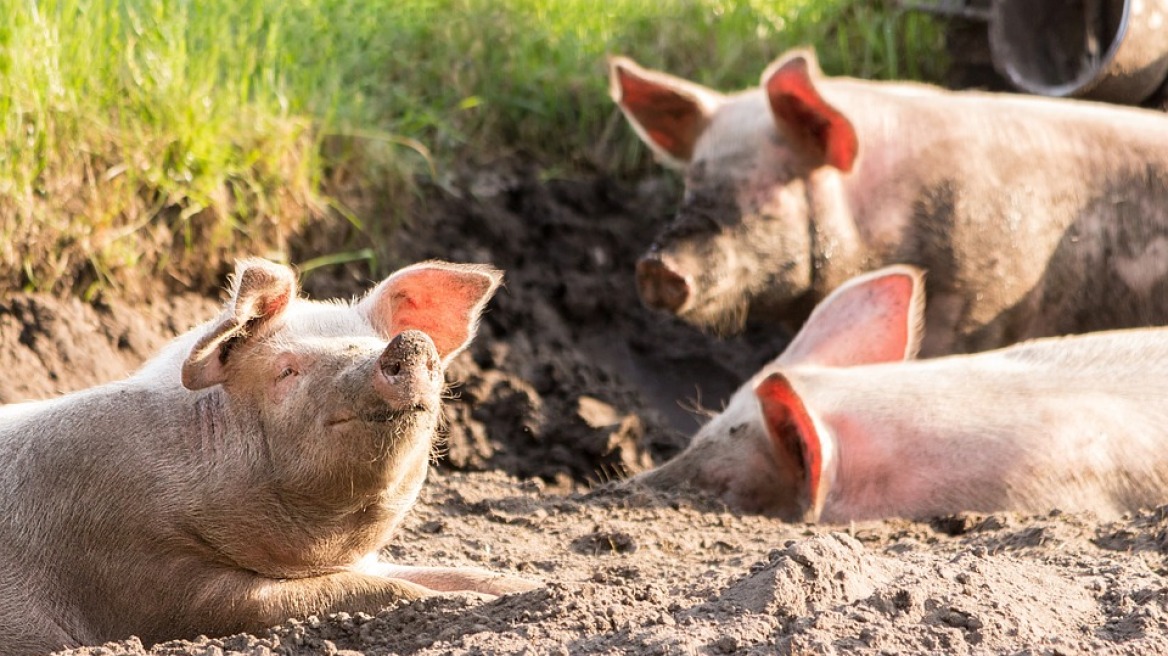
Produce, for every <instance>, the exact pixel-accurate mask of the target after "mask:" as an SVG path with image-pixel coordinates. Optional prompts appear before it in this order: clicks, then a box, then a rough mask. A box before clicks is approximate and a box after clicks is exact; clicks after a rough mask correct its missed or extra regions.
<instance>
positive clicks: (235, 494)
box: [0, 260, 532, 654]
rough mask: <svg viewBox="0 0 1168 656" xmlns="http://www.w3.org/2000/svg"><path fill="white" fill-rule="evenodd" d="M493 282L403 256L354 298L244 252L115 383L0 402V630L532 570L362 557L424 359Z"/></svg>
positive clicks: (423, 460) (254, 619) (220, 613)
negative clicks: (193, 318)
mask: <svg viewBox="0 0 1168 656" xmlns="http://www.w3.org/2000/svg"><path fill="white" fill-rule="evenodd" d="M500 279H501V275H500V273H499V272H498V271H496V270H494V269H492V268H490V267H486V266H478V265H459V264H450V263H445V262H425V263H421V264H417V265H414V266H410V267H407V268H405V269H402V270H400V271H398V272H396V273H394V274H393V275H391V276H390V277H388V278H387V279H385V280H384V281H383V282H381V283H380V284H379V285H377V287H376V288H375V289H373V290H372V291H371V292H370V293H369V294H368V295H367V296H365V297H364V298H363V299H361V300H359V301H357V302H354V303H345V302H317V301H309V300H305V299H302V298H299V296H298V292H297V285H296V278H295V275H294V274H293V272H292V271H291V270H290V269H288V268H287V267H283V266H280V265H276V264H273V263H270V262H266V261H262V260H246V261H243V262H241V263H240V264H239V265H238V267H237V270H236V273H235V276H234V278H233V282H232V284H231V287H230V299H229V300H228V302H227V304H226V307H225V308H224V310H223V312H222V313H221V314H220V315H219V316H218V317H217V318H215V319H213V320H212V321H210V322H209V323H207V324H205V325H203V326H200V327H198V328H196V329H194V330H192V331H191V332H189V333H187V334H186V335H183V336H181V337H179V338H178V339H176V340H175V341H174V342H173V343H172V344H170V345H169V346H168V347H166V348H165V349H164V350H163V351H162V353H160V354H159V355H158V356H157V357H156V358H154V359H152V360H151V361H150V362H148V363H147V364H146V365H145V366H144V367H143V368H142V369H141V370H139V371H138V372H137V373H136V374H134V375H133V376H132V377H130V378H129V379H127V380H124V381H120V382H115V383H110V384H108V385H104V386H101V387H97V388H93V389H90V390H86V391H83V392H79V393H76V394H72V395H68V396H65V397H61V398H58V399H53V400H48V401H41V402H33V403H25V404H16V405H10V406H5V407H3V408H0V544H3V546H4V549H3V550H2V551H3V555H0V633H3V634H4V635H6V636H10V637H12V643H11V644H9V645H8V646H9V647H10V648H11V649H12V650H14V651H15V653H18V654H26V653H40V652H45V651H49V650H52V649H58V648H61V647H64V646H76V645H79V644H92V643H100V642H102V641H105V640H111V639H116V638H125V637H128V636H130V635H131V634H133V635H138V636H140V637H141V638H143V639H144V640H146V641H150V642H152V641H156V640H161V639H164V638H177V637H188V636H193V635H197V634H199V633H206V634H212V635H214V634H227V633H231V632H236V631H242V630H258V629H261V628H263V627H264V626H268V625H271V624H275V623H279V622H281V621H283V620H284V619H286V618H288V617H296V616H304V615H307V614H310V613H325V612H333V611H338V610H347V611H366V612H376V611H377V610H378V609H379V608H381V607H383V606H385V605H387V604H389V603H392V602H393V601H395V600H398V599H415V598H418V597H421V596H425V595H428V594H435V593H436V592H438V591H452V590H462V591H469V592H473V593H476V594H482V595H487V596H489V595H495V594H501V593H504V592H511V591H517V590H524V589H529V588H530V587H532V584H530V583H528V582H526V581H522V580H520V579H516V578H513V577H508V576H504V575H496V574H491V573H489V572H485V571H483V570H477V569H467V568H420V567H408V566H399V565H392V564H389V563H386V562H383V561H381V560H379V558H378V550H379V549H380V548H381V547H382V546H383V545H385V543H386V542H387V541H388V540H389V539H390V537H391V536H392V535H393V532H394V529H395V528H396V527H397V526H398V524H399V523H400V522H401V520H402V519H403V517H404V514H405V513H406V512H407V511H408V510H409V508H410V507H411V506H412V505H413V503H414V501H415V500H416V498H417V495H418V493H419V491H420V488H421V486H422V483H423V481H424V479H425V476H426V471H427V468H428V462H429V459H430V457H431V454H432V449H433V446H434V439H435V435H436V432H437V429H438V422H439V417H440V397H441V394H442V392H443V390H444V387H445V380H444V371H445V368H446V365H447V364H448V363H449V362H450V360H451V359H452V358H453V357H454V356H455V355H457V354H458V353H459V352H460V351H461V350H463V349H464V348H465V347H466V345H467V344H468V343H469V341H470V340H471V339H472V337H473V336H474V333H475V330H476V327H477V323H478V319H479V315H480V313H481V312H482V309H483V307H484V305H485V304H486V302H487V300H488V299H489V298H490V297H491V295H492V294H493V292H494V290H495V288H496V287H497V286H498V284H499V281H500ZM9 653H13V652H12V651H10V652H9Z"/></svg>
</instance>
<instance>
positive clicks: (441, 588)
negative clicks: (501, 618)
mask: <svg viewBox="0 0 1168 656" xmlns="http://www.w3.org/2000/svg"><path fill="white" fill-rule="evenodd" d="M361 571H363V572H367V573H370V574H376V575H378V576H384V577H387V578H393V579H401V580H405V581H410V582H412V583H416V584H418V585H421V586H424V587H426V588H428V589H430V590H434V591H436V592H478V593H481V594H487V595H494V596H498V595H504V594H511V593H514V592H527V591H528V590H534V589H536V588H538V587H541V584H539V583H536V582H535V581H529V580H527V579H523V578H519V577H517V576H508V575H506V574H499V573H498V572H492V571H489V570H485V569H479V568H477V567H413V566H409V565H394V564H392V563H387V562H384V561H380V560H371V561H367V562H365V563H362V566H361Z"/></svg>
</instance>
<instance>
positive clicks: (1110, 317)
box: [610, 51, 1168, 356]
mask: <svg viewBox="0 0 1168 656" xmlns="http://www.w3.org/2000/svg"><path fill="white" fill-rule="evenodd" d="M610 69H611V79H612V96H613V98H614V99H615V100H616V102H617V103H618V104H619V106H620V108H621V109H622V110H623V111H624V114H625V116H626V117H628V119H629V121H630V122H631V123H632V125H633V127H634V128H635V129H636V132H637V134H639V135H640V136H641V138H642V139H643V140H644V141H645V143H647V144H648V145H649V146H650V148H652V150H653V151H654V152H655V153H656V154H657V155H658V156H659V158H660V159H662V160H663V161H664V162H665V163H666V164H668V165H671V166H674V167H677V168H680V169H682V170H683V171H684V175H685V196H684V198H683V199H682V201H681V205H680V208H679V210H678V212H677V216H676V218H675V219H674V220H673V221H672V223H671V224H670V225H669V226H667V227H666V228H665V229H664V230H663V231H662V232H661V233H660V234H659V235H658V237H657V240H656V243H655V244H654V245H653V246H652V248H651V249H650V250H649V252H648V253H647V254H646V255H645V256H644V257H643V258H642V259H641V260H640V261H639V262H638V264H637V283H638V288H639V290H640V294H641V298H642V299H643V300H644V302H645V303H646V304H648V305H649V306H651V307H654V308H659V309H662V310H665V311H668V312H671V313H673V314H676V315H678V316H680V317H681V318H682V319H684V320H686V321H688V322H691V323H694V324H696V325H699V326H703V327H706V328H709V329H712V330H714V331H716V332H722V333H729V332H734V331H736V330H737V329H738V328H740V327H741V326H742V325H743V323H744V322H746V321H747V319H748V318H749V319H750V320H751V321H752V322H754V321H762V322H769V321H772V320H783V321H790V322H792V323H798V322H800V321H802V320H803V319H804V318H805V317H806V315H807V312H808V311H809V310H810V308H811V307H812V306H813V305H814V303H816V302H817V301H818V300H820V299H822V298H823V297H824V296H825V295H826V294H827V293H828V292H829V291H830V290H832V289H833V288H835V287H836V286H838V285H839V284H841V283H842V282H844V281H845V280H847V279H849V278H851V277H852V276H855V275H857V274H859V273H861V272H864V271H869V270H872V269H875V268H878V267H881V266H885V265H888V264H894V263H906V264H913V265H918V266H921V267H923V268H924V269H925V270H927V271H928V272H929V278H928V290H927V291H928V297H929V310H928V319H929V320H928V326H929V328H928V332H927V333H926V334H925V336H924V339H923V343H922V347H921V351H922V354H923V355H930V356H931V355H939V354H947V353H952V352H967V351H977V350H985V349H988V348H996V347H1000V346H1003V345H1006V344H1009V343H1013V342H1015V341H1019V340H1022V339H1026V338H1032V337H1041V336H1048V335H1056V334H1068V333H1078V332H1086V331H1091V330H1101V329H1107V328H1121V327H1135V326H1142V325H1158V324H1161V323H1164V322H1168V116H1165V115H1163V114H1161V113H1158V112H1151V111H1148V110H1139V109H1131V108H1119V107H1114V106H1107V105H1102V104H1094V103H1088V102H1082V101H1071V100H1052V99H1039V98H1031V97H1023V96H1016V95H1005V94H988V93H973V92H964V93H961V92H947V91H943V90H940V89H936V88H930V87H928V86H923V85H917V84H903V83H888V82H866V81H861V80H853V79H845V78H825V77H823V76H822V75H821V73H820V72H819V69H818V66H817V64H816V61H815V58H814V56H813V54H812V53H810V52H806V51H795V52H791V53H788V54H786V55H785V56H783V57H782V58H780V59H779V60H778V61H776V62H775V63H774V64H772V65H771V66H770V67H769V68H768V69H767V71H766V72H765V73H764V74H763V76H762V84H761V88H758V89H752V90H749V91H745V92H742V93H738V94H735V95H722V94H720V93H718V92H716V91H713V90H711V89H707V88H704V87H701V86H698V85H696V84H692V83H690V82H686V81H685V80H681V79H678V78H675V77H671V76H668V75H665V74H662V73H657V72H652V71H648V70H645V69H643V68H641V67H639V66H637V65H636V64H634V63H633V62H632V61H630V60H628V59H624V58H614V59H613V60H612V61H611V63H610Z"/></svg>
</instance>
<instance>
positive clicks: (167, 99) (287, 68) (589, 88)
mask: <svg viewBox="0 0 1168 656" xmlns="http://www.w3.org/2000/svg"><path fill="white" fill-rule="evenodd" d="M0 13H2V15H3V16H4V21H2V22H0V286H3V287H4V288H19V287H25V288H32V289H46V290H58V291H63V290H68V289H75V290H79V291H82V292H90V293H92V292H95V291H98V290H100V289H103V288H106V287H108V286H111V285H112V286H120V287H126V288H127V291H133V289H132V287H133V281H135V280H149V281H154V280H164V281H170V282H174V283H177V284H178V285H180V286H188V285H193V286H203V287H205V286H207V285H213V284H214V283H215V281H216V280H217V276H218V274H219V272H220V271H221V270H222V264H223V262H224V261H225V260H227V259H230V258H232V257H234V256H236V255H238V254H241V253H251V254H259V255H271V256H274V257H287V256H288V252H289V248H288V244H289V239H292V238H295V236H296V235H297V234H298V232H299V230H301V229H302V228H303V227H304V226H305V225H306V224H308V223H317V224H318V223H319V222H338V225H341V226H352V227H354V229H355V230H356V231H357V232H358V234H361V232H360V231H366V232H369V231H374V232H375V230H374V228H375V227H376V226H379V225H381V224H382V223H383V219H384V217H385V215H386V213H387V212H388V211H389V210H388V208H391V207H395V206H396V207H399V208H402V207H408V205H409V198H410V194H409V193H408V190H409V188H410V181H411V179H412V178H413V176H415V175H432V174H433V172H435V171H440V170H442V169H444V168H447V167H449V166H451V165H452V164H453V163H455V162H458V161H461V160H462V159H464V158H468V157H481V158H488V157H491V156H494V155H497V154H499V153H505V152H512V151H518V152H523V153H526V154H527V155H529V156H532V157H535V158H537V159H539V160H540V161H541V162H542V163H544V164H545V165H549V166H557V167H566V168H570V167H579V166H592V167H603V168H609V169H613V170H620V171H628V170H631V169H632V168H635V167H638V166H644V164H645V162H646V157H645V153H644V150H643V149H642V148H640V146H639V145H637V144H636V142H635V138H634V137H633V136H632V134H631V132H630V131H628V130H627V129H625V128H624V126H623V125H621V124H620V123H619V118H618V116H617V114H616V113H615V112H614V108H613V107H612V104H611V102H610V101H609V99H608V97H607V81H606V79H605V64H604V58H605V56H606V55H607V54H612V53H621V54H628V55H631V56H633V57H635V58H636V59H638V60H639V61H641V62H642V63H644V64H646V65H649V66H654V67H658V68H662V69H665V70H669V71H671V72H674V73H676V74H678V75H683V76H686V77H690V78H693V79H697V80H699V81H701V82H704V83H706V84H709V85H712V86H715V87H719V88H723V89H733V88H738V87H745V86H748V85H751V84H753V83H755V82H757V79H758V75H759V73H760V72H761V71H762V69H763V68H764V67H765V66H766V64H767V63H768V62H769V61H770V60H771V59H773V58H774V57H775V56H777V55H778V54H779V53H781V52H782V51H783V50H785V49H786V48H788V47H791V46H795V45H803V44H814V45H816V46H817V48H818V51H819V56H820V60H821V64H822V66H823V67H824V69H825V70H826V71H827V72H829V73H847V74H852V75H858V76H862V77H877V78H896V77H913V78H925V79H930V78H935V77H937V75H938V74H939V66H940V64H939V63H938V57H937V54H938V52H939V50H940V45H939V44H940V41H939V34H938V31H937V29H936V28H935V27H934V26H933V25H932V24H931V23H929V22H928V21H927V20H926V19H925V18H924V17H922V16H919V15H912V14H905V13H903V12H902V11H900V10H898V9H896V8H895V6H894V5H893V4H892V3H891V2H845V1H844V0H772V1H770V2H763V1H761V0H743V1H740V2H730V1H728V0H679V1H676V2H648V1H646V0H606V1H605V2H595V1H594V0H414V1H411V0H371V1H368V2H359V3H358V2H347V1H344V2H343V1H341V0H322V1H319V2H316V1H311V0H288V1H284V0H199V1H195V0H55V1H35V0H0ZM326 196H328V197H326ZM357 196H360V197H363V198H375V199H377V201H376V202H366V203H360V202H350V201H351V197H357ZM325 232H326V233H327V232H328V231H325ZM353 232H354V230H338V231H337V234H347V235H351V234H352V233H353ZM368 246H369V244H368V243H364V244H362V243H353V242H352V240H351V239H350V240H348V241H344V240H341V239H340V238H338V239H337V241H336V242H335V243H331V244H330V243H325V244H323V245H321V246H320V248H322V249H323V251H322V252H319V253H313V254H312V256H311V257H315V258H323V259H317V260H315V262H316V263H317V264H320V263H325V265H327V263H330V262H335V261H344V260H345V259H351V257H352V256H353V255H352V254H354V253H361V254H363V253H367V252H372V251H365V250H362V249H364V248H367V247H368ZM331 249H335V250H331ZM338 251H343V252H338Z"/></svg>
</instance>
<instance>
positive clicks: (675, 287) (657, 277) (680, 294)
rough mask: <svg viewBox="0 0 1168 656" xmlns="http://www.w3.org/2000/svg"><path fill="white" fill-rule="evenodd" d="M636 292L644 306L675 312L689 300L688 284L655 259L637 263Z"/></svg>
mask: <svg viewBox="0 0 1168 656" xmlns="http://www.w3.org/2000/svg"><path fill="white" fill-rule="evenodd" d="M637 290H638V291H639V292H640V294H641V300H642V301H644V303H645V305H648V306H649V307H652V308H656V309H659V310H666V311H669V312H677V311H678V310H680V309H681V308H682V307H683V306H684V305H685V303H686V301H688V300H689V294H690V289H689V282H688V281H686V279H685V277H684V276H682V275H681V274H679V273H677V272H676V271H674V270H672V269H671V268H669V266H668V265H667V264H665V263H664V262H662V261H661V260H660V259H659V258H656V257H646V258H642V259H641V260H639V261H638V262H637Z"/></svg>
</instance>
